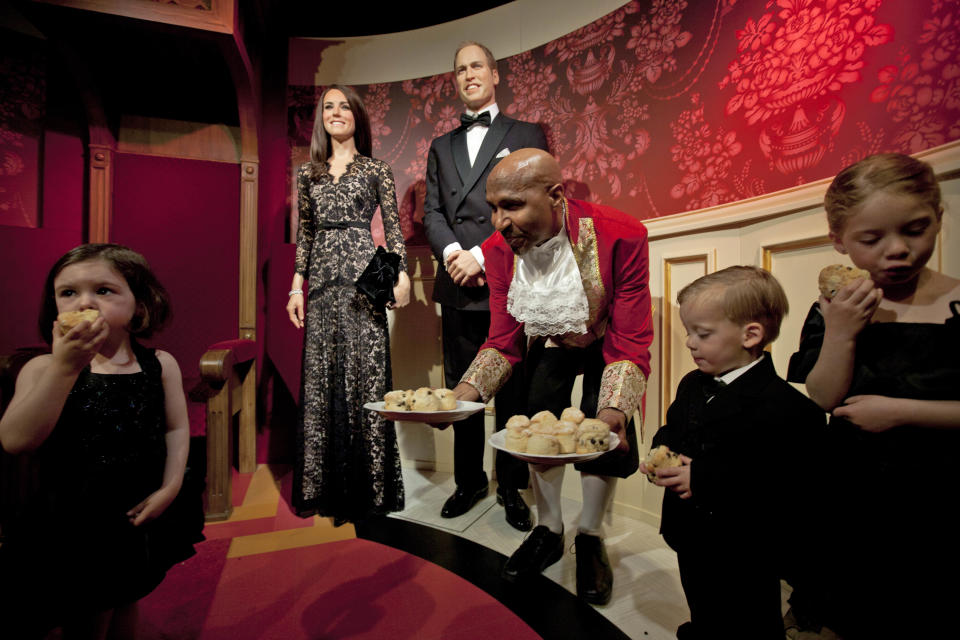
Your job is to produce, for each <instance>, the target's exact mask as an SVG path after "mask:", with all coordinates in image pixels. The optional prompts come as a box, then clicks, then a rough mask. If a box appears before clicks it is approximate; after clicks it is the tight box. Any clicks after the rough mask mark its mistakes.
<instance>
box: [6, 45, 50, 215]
mask: <svg viewBox="0 0 960 640" xmlns="http://www.w3.org/2000/svg"><path fill="white" fill-rule="evenodd" d="M46 71H47V62H46V52H45V50H44V47H43V45H42V43H41V42H39V41H37V40H36V39H33V38H27V37H25V36H22V35H20V34H18V33H15V32H12V31H8V30H6V29H0V78H2V79H3V82H0V225H10V226H15V227H36V226H38V224H39V213H38V207H37V203H38V201H39V192H40V178H39V167H40V152H41V140H42V137H43V116H44V112H45V106H46Z"/></svg>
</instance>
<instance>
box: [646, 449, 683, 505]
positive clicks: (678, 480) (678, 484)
mask: <svg viewBox="0 0 960 640" xmlns="http://www.w3.org/2000/svg"><path fill="white" fill-rule="evenodd" d="M680 462H682V463H683V465H682V466H679V467H667V468H666V469H657V481H656V482H655V483H654V484H657V485H659V486H661V487H664V488H666V489H668V490H669V491H673V492H674V493H676V494H677V495H678V496H679V497H680V498H682V499H684V500H686V499H687V498H689V497H690V496H692V495H693V493H692V492H691V491H690V463H691V462H693V460H692V459H690V458H688V457H687V456H685V455H683V454H680ZM645 467H646V465H644V464H641V465H640V470H641V471H643V470H644V468H645Z"/></svg>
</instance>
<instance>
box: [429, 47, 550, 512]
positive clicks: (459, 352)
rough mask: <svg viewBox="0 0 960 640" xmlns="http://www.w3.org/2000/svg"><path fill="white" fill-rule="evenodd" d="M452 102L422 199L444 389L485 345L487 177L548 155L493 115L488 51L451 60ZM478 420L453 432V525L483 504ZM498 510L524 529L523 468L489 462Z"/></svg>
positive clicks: (506, 409)
mask: <svg viewBox="0 0 960 640" xmlns="http://www.w3.org/2000/svg"><path fill="white" fill-rule="evenodd" d="M454 75H455V82H456V85H457V92H458V94H459V96H460V99H461V100H462V101H463V103H464V105H466V107H467V111H466V113H465V114H463V116H461V123H462V124H461V126H460V127H458V128H457V129H455V130H454V131H451V132H450V133H447V134H446V135H443V136H440V137H439V138H437V139H435V140H434V141H433V143H432V144H431V145H430V154H429V157H428V160H427V194H426V200H425V203H424V216H423V225H424V228H425V229H426V232H427V238H428V240H429V241H430V247H431V248H432V249H433V252H434V254H435V255H436V256H437V259H438V260H439V261H440V264H441V265H443V267H444V268H442V269H440V270H439V273H438V274H437V279H436V284H435V286H434V290H433V299H434V301H435V302H439V303H440V305H441V309H442V324H443V367H444V376H445V379H446V380H445V382H446V386H447V387H453V386H454V385H455V384H456V383H457V382H458V381H459V380H460V377H461V376H462V375H463V373H464V371H466V369H467V367H468V366H469V365H470V361H471V360H473V356H474V355H476V353H477V350H478V349H479V347H480V345H481V344H483V341H484V340H485V339H486V337H487V329H488V328H489V325H490V311H489V305H488V302H487V298H488V296H489V291H488V289H487V286H486V284H485V276H484V272H483V269H484V258H483V253H482V252H481V250H480V244H481V243H482V242H483V241H484V240H486V239H487V238H488V237H490V236H491V235H492V234H493V232H494V229H493V225H492V224H491V223H490V207H488V206H487V203H486V201H485V193H486V184H487V175H488V174H489V173H490V170H491V169H492V168H493V167H494V166H495V165H496V164H497V163H498V162H499V161H500V160H501V159H502V158H503V157H505V156H506V155H507V154H508V153H510V151H513V150H516V149H521V148H524V147H536V148H539V149H546V148H547V140H546V137H545V136H544V135H543V130H541V129H540V127H539V125H536V124H532V123H529V122H521V121H519V120H514V119H513V118H510V117H508V116H506V115H504V114H502V113H500V112H499V109H498V108H497V102H496V88H497V85H498V84H499V82H500V77H499V75H498V74H497V63H496V60H495V59H494V57H493V54H492V53H490V50H489V49H487V48H486V47H484V46H483V45H481V44H478V43H475V42H465V43H463V44H461V45H460V46H459V47H458V48H457V51H456V53H455V54H454ZM518 399H519V397H518V390H517V389H516V388H514V386H513V384H507V385H506V386H505V387H504V388H503V389H502V390H501V393H500V395H498V396H497V400H496V408H497V428H498V429H502V428H503V426H504V425H505V424H506V419H507V418H508V417H509V416H510V414H511V413H513V411H512V410H511V406H512V405H511V403H513V402H515V401H517V400H518ZM484 446H485V438H484V430H483V414H482V413H479V414H475V415H474V416H471V417H470V418H468V419H467V420H464V421H462V422H458V423H456V424H455V425H454V445H453V447H454V450H453V465H454V477H455V479H456V483H457V489H456V492H455V493H454V494H453V495H452V496H451V497H450V498H449V499H448V500H447V501H446V503H445V504H444V506H443V510H442V512H441V515H442V516H443V517H445V518H453V517H456V516H459V515H462V514H464V513H466V512H467V511H469V510H470V508H471V507H473V505H475V504H476V503H477V502H478V501H479V500H480V499H482V498H483V497H484V496H486V495H487V475H486V473H484V471H483V451H484ZM496 470H497V481H498V488H497V502H499V503H501V504H503V505H504V508H505V510H506V518H507V522H509V523H510V524H511V525H513V526H514V527H516V528H517V529H520V530H521V531H527V530H529V529H530V527H531V526H532V525H531V521H530V510H529V508H528V507H527V505H526V503H525V502H524V501H523V498H522V497H521V496H520V493H519V491H518V489H523V488H526V486H527V481H528V477H529V473H528V471H527V466H526V464H524V463H522V462H520V461H518V460H516V459H515V458H513V457H512V456H509V455H506V454H502V453H500V452H497V457H496Z"/></svg>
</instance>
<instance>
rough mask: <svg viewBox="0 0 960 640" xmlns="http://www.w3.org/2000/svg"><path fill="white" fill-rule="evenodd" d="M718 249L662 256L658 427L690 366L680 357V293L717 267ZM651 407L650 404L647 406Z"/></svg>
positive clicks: (682, 345) (682, 344) (682, 352)
mask: <svg viewBox="0 0 960 640" xmlns="http://www.w3.org/2000/svg"><path fill="white" fill-rule="evenodd" d="M716 264H717V256H716V251H708V252H704V253H698V254H692V255H685V256H672V257H664V258H663V290H662V291H663V297H662V303H661V311H660V317H661V324H660V371H659V372H656V371H655V372H653V373H652V375H651V377H653V376H657V377H659V379H660V384H659V385H658V386H659V387H660V403H659V404H660V406H659V411H658V412H657V414H658V417H659V422H658V423H657V424H656V425H653V429H656V428H658V427H659V426H660V425H662V424H663V423H664V422H666V417H667V415H666V414H667V407H669V406H670V403H671V402H672V401H673V393H674V391H675V390H676V384H675V380H676V381H677V382H678V381H679V377H680V376H682V374H683V373H685V372H686V371H689V369H690V367H683V366H682V364H681V362H680V360H681V358H684V357H685V356H686V353H687V350H686V346H685V343H686V340H685V338H684V335H685V333H684V329H683V325H682V324H681V323H680V309H679V307H678V306H677V293H678V292H679V291H680V289H682V288H683V287H685V286H686V285H688V284H690V283H691V282H693V281H694V280H696V279H697V278H699V277H701V276H704V275H706V274H708V273H711V272H712V271H715V270H716ZM648 411H649V408H648Z"/></svg>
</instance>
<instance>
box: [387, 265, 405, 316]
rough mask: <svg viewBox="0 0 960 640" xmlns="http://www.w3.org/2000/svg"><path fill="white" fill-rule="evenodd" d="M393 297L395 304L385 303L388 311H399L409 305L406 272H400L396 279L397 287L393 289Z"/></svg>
mask: <svg viewBox="0 0 960 640" xmlns="http://www.w3.org/2000/svg"><path fill="white" fill-rule="evenodd" d="M393 297H394V299H395V300H396V302H392V303H387V307H389V308H390V309H399V308H401V307H405V306H407V305H408V304H409V303H410V276H408V275H407V272H406V271H401V272H400V276H399V277H398V278H397V286H395V287H394V288H393Z"/></svg>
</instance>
